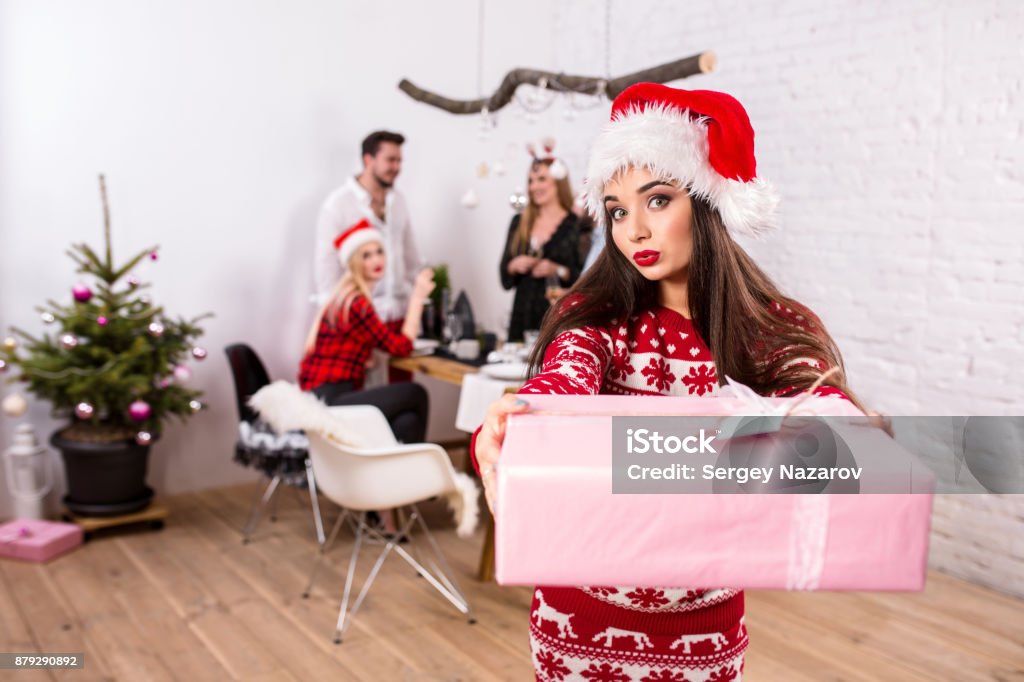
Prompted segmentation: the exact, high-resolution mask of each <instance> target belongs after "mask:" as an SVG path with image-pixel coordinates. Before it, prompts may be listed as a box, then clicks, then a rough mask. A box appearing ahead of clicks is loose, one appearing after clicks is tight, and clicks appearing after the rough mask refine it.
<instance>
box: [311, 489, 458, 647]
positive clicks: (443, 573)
mask: <svg viewBox="0 0 1024 682" xmlns="http://www.w3.org/2000/svg"><path fill="white" fill-rule="evenodd" d="M410 507H411V509H412V513H411V514H410V515H409V518H408V519H407V520H406V521H405V523H403V524H402V525H401V526H400V527H399V528H398V529H397V531H396V533H395V534H394V535H393V537H392V538H391V539H387V538H385V537H384V536H383V535H381V533H380V531H378V530H377V529H376V528H374V527H371V526H369V525H367V523H366V512H361V513H360V514H359V515H358V518H355V517H354V516H352V517H349V516H348V511H347V510H345V511H343V512H342V513H341V515H339V517H338V520H337V521H336V522H335V524H334V528H333V529H332V530H331V535H330V537H329V538H328V539H327V542H326V543H325V544H324V545H323V546H322V547H321V549H320V551H319V552H318V554H317V558H316V562H315V563H314V565H313V570H312V572H311V574H310V577H309V583H308V585H307V587H306V591H305V592H304V593H303V595H302V596H303V597H308V596H309V592H310V590H311V589H312V587H313V582H314V580H315V578H316V573H317V571H318V569H319V567H320V563H321V562H322V560H323V557H324V555H325V554H326V553H327V550H328V549H329V548H330V546H331V545H332V544H333V542H334V539H335V537H336V536H337V534H338V531H339V530H340V529H341V526H342V523H343V522H344V521H345V520H346V518H348V520H349V522H350V523H351V525H352V530H353V532H354V533H355V536H356V539H355V544H354V545H353V547H352V556H351V557H350V558H349V565H348V571H347V573H346V574H345V589H344V592H343V594H342V597H341V605H340V608H339V610H338V621H337V624H336V627H335V631H334V643H335V644H340V643H341V638H342V636H343V635H344V634H345V631H346V630H348V627H349V626H350V625H351V624H352V620H353V619H354V618H355V616H356V613H358V612H359V608H360V607H361V606H362V605H363V601H364V600H365V599H366V595H367V593H368V592H369V591H370V586H371V585H372V584H373V581H374V580H375V579H376V577H377V574H378V572H379V571H380V568H381V566H382V565H383V564H384V560H385V559H387V557H388V554H390V553H391V552H392V551H394V552H395V553H397V554H398V555H399V556H400V557H402V559H404V560H405V561H406V562H407V563H408V564H409V565H410V566H412V567H413V568H414V569H415V570H416V572H417V573H418V574H419V575H421V576H423V578H425V579H426V581H427V582H428V583H430V585H431V586H432V587H433V588H434V589H436V590H437V591H438V592H440V593H441V595H442V596H443V597H444V598H445V599H447V600H448V601H449V602H450V603H451V604H452V605H453V606H454V607H455V608H457V609H458V610H459V611H460V612H462V613H463V614H465V615H466V616H468V620H469V622H470V623H475V622H476V619H475V618H473V612H472V609H471V608H470V606H469V601H468V600H467V599H466V596H465V594H464V593H463V592H462V590H461V589H460V588H459V585H458V583H457V582H456V580H455V577H454V573H453V571H452V570H451V567H450V566H449V565H448V561H447V560H446V559H445V557H444V553H443V552H442V551H441V547H440V546H439V545H438V544H437V541H436V540H435V539H434V536H433V534H431V532H430V529H429V528H428V527H427V524H426V522H424V520H423V517H422V516H421V515H420V513H419V510H418V509H417V508H416V506H415V505H411V506H410ZM415 524H418V525H419V527H420V529H421V530H422V531H423V535H424V536H425V537H426V538H427V542H428V544H429V546H430V550H431V552H432V555H433V556H432V557H431V558H429V560H428V563H429V566H430V567H429V568H427V567H425V566H424V565H423V564H422V563H421V562H420V561H419V559H418V557H415V556H413V554H410V553H409V552H408V551H406V550H405V548H404V547H402V546H401V545H400V544H399V539H400V538H401V537H403V536H405V537H407V538H409V546H410V548H411V549H412V550H413V552H414V553H415V554H417V555H418V554H419V552H417V551H416V538H415V536H413V535H412V534H411V533H410V531H411V530H412V527H413V525H415ZM366 540H375V541H378V542H383V543H384V549H383V550H381V553H380V555H379V556H378V557H377V559H376V561H374V563H373V567H372V568H371V569H370V573H369V575H368V576H367V577H366V580H365V581H364V582H363V585H362V587H361V588H360V590H359V594H358V595H357V596H356V599H355V602H354V603H353V604H352V608H351V610H350V609H349V606H348V605H349V601H350V599H351V596H352V586H353V583H354V581H355V573H356V567H357V565H358V562H359V551H360V549H361V548H362V545H363V543H364V541H366Z"/></svg>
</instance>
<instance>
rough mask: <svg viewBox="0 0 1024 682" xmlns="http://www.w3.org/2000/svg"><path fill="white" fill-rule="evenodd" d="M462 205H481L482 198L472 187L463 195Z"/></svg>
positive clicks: (473, 206) (468, 206) (469, 206)
mask: <svg viewBox="0 0 1024 682" xmlns="http://www.w3.org/2000/svg"><path fill="white" fill-rule="evenodd" d="M462 205H463V206H465V207H466V208H476V207H477V206H479V205H480V198H479V197H477V195H476V192H474V191H473V190H472V189H470V190H469V191H467V192H466V193H465V194H463V195H462Z"/></svg>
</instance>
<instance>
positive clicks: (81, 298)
mask: <svg viewBox="0 0 1024 682" xmlns="http://www.w3.org/2000/svg"><path fill="white" fill-rule="evenodd" d="M71 295H72V296H74V297H75V300H76V301H78V302H79V303H88V302H89V299H90V298H92V289H90V288H89V287H88V286H86V285H85V284H82V283H81V282H79V283H78V284H76V285H75V286H73V287H71Z"/></svg>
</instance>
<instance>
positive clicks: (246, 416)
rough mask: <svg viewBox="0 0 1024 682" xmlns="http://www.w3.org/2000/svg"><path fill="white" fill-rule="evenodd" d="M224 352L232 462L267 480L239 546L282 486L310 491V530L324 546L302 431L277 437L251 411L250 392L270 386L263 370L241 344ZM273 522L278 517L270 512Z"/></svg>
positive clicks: (248, 350) (248, 537)
mask: <svg viewBox="0 0 1024 682" xmlns="http://www.w3.org/2000/svg"><path fill="white" fill-rule="evenodd" d="M224 352H225V353H226V354H227V356H228V364H230V365H231V376H232V377H233V378H234V380H235V398H236V400H237V403H238V419H239V439H238V442H237V443H236V444H235V457H234V459H235V461H236V462H238V463H239V464H242V465H243V466H247V467H251V468H254V469H257V470H258V471H260V472H261V473H263V475H265V476H266V477H267V478H269V479H270V481H269V482H268V483H267V486H266V488H265V489H264V490H263V492H262V493H261V494H260V497H259V498H258V499H257V500H256V502H255V503H253V508H252V512H250V514H249V520H248V522H247V523H246V524H245V528H243V529H242V542H243V543H245V544H248V542H249V541H250V540H251V539H252V534H253V533H254V532H255V531H256V526H257V525H258V524H259V521H260V517H261V516H262V514H263V511H264V509H266V508H267V506H268V505H270V504H272V503H274V504H276V498H275V493H276V492H277V489H278V487H279V486H280V484H281V483H285V484H286V485H290V486H293V487H296V488H307V489H308V490H309V499H310V504H311V505H312V507H313V525H314V527H315V528H316V539H317V542H319V543H320V545H323V544H324V540H325V536H324V524H323V519H322V517H321V515H320V504H319V501H318V500H317V492H316V479H315V478H314V476H313V464H312V462H311V461H310V459H309V446H308V441H307V440H306V437H305V435H304V434H303V433H302V432H301V431H294V432H289V433H286V434H278V433H276V432H275V431H274V430H273V429H271V428H270V427H269V426H268V425H267V424H266V423H265V422H264V421H262V420H261V419H260V418H259V416H258V415H257V414H256V412H255V411H253V409H252V408H251V407H249V404H248V401H249V398H250V396H252V394H253V393H255V392H256V391H258V390H260V389H261V388H263V387H264V386H266V385H267V384H269V383H270V377H269V376H268V375H267V370H266V368H265V367H264V366H263V363H262V362H261V361H260V358H259V356H258V355H256V351H254V350H253V349H252V348H250V347H249V346H248V345H246V344H244V343H234V344H231V345H230V346H227V347H226V348H225V349H224ZM271 520H276V513H275V511H274V509H271Z"/></svg>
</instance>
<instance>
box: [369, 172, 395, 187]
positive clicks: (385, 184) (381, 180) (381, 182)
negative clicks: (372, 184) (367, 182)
mask: <svg viewBox="0 0 1024 682" xmlns="http://www.w3.org/2000/svg"><path fill="white" fill-rule="evenodd" d="M373 179H374V180H375V181H376V183H377V184H378V185H380V187H381V189H391V186H392V185H394V184H395V183H394V182H388V181H387V180H385V179H384V178H382V177H381V176H379V175H377V174H376V173H374V174H373Z"/></svg>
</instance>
